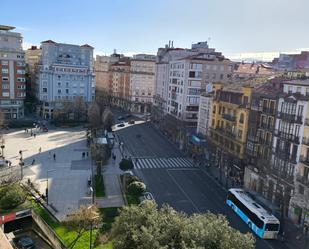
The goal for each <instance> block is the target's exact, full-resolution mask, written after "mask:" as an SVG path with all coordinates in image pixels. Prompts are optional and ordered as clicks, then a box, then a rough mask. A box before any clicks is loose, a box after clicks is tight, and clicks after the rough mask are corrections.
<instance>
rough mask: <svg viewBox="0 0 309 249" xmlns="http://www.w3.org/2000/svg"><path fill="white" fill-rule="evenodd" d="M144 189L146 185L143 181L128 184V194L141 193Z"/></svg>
mask: <svg viewBox="0 0 309 249" xmlns="http://www.w3.org/2000/svg"><path fill="white" fill-rule="evenodd" d="M145 191H146V185H145V184H144V183H143V182H138V181H134V182H132V183H130V185H129V186H128V194H130V195H138V196H140V195H142V194H143V193H144V192H145Z"/></svg>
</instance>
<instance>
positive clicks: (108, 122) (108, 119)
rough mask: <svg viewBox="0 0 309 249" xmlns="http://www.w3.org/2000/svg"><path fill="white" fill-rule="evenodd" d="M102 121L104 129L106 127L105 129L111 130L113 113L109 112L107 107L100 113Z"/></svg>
mask: <svg viewBox="0 0 309 249" xmlns="http://www.w3.org/2000/svg"><path fill="white" fill-rule="evenodd" d="M102 123H103V126H104V129H106V130H107V131H112V125H113V123H114V117H113V113H112V112H111V110H110V109H109V108H105V110H104V112H103V114H102Z"/></svg>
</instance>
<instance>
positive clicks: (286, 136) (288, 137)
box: [275, 130, 300, 144]
mask: <svg viewBox="0 0 309 249" xmlns="http://www.w3.org/2000/svg"><path fill="white" fill-rule="evenodd" d="M275 136H277V137H280V138H282V139H285V140H288V141H290V142H292V143H296V144H299V142H300V141H299V136H295V135H293V134H289V133H285V132H283V131H279V130H275Z"/></svg>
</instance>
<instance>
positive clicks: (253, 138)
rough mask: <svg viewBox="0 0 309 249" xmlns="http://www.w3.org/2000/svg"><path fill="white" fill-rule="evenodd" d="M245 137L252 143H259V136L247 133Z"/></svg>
mask: <svg viewBox="0 0 309 249" xmlns="http://www.w3.org/2000/svg"><path fill="white" fill-rule="evenodd" d="M247 139H248V140H249V141H251V142H253V143H259V142H260V138H259V137H257V136H252V135H248V137H247Z"/></svg>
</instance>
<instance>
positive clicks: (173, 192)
mask: <svg viewBox="0 0 309 249" xmlns="http://www.w3.org/2000/svg"><path fill="white" fill-rule="evenodd" d="M117 134H118V135H119V137H120V139H121V140H122V141H123V142H124V145H125V148H126V149H127V151H129V152H130V153H131V155H132V156H134V157H142V158H143V157H145V158H147V157H152V158H166V157H182V156H183V155H182V154H181V152H180V151H178V150H177V149H176V148H175V147H174V146H173V145H171V144H170V142H169V141H168V140H167V139H166V138H165V137H164V136H163V135H161V133H159V132H158V131H157V130H155V129H154V128H153V127H152V126H151V125H150V124H147V123H146V124H141V125H135V126H131V127H128V128H125V129H122V130H119V131H117ZM136 134H140V135H141V138H137V137H136ZM134 172H135V174H136V175H137V176H139V177H140V178H141V179H143V181H144V182H145V183H146V185H147V187H148V189H149V191H150V192H151V193H152V194H153V196H154V198H155V200H156V202H157V203H158V205H159V206H160V205H162V204H164V203H168V204H169V205H170V206H172V207H173V208H174V209H176V210H177V211H182V212H185V213H187V214H193V213H205V212H207V211H210V212H213V213H215V214H223V215H225V216H226V217H227V219H228V220H229V222H230V225H231V226H232V227H234V228H236V229H238V230H239V231H241V232H243V233H246V232H250V230H249V229H248V227H247V225H246V224H244V223H243V222H242V220H241V219H240V218H239V217H238V216H237V215H236V214H235V213H234V212H233V211H232V210H231V209H230V208H229V207H228V206H227V205H226V204H225V198H226V191H225V190H224V189H222V188H221V186H219V185H218V183H217V182H216V181H215V180H214V179H213V178H211V177H210V176H209V175H208V174H207V173H206V172H203V171H202V170H201V169H198V168H186V169H184V168H174V169H166V168H155V169H135V170H134ZM256 240H257V241H256V248H257V249H285V248H289V249H292V248H290V247H287V246H286V245H284V244H283V243H282V242H280V241H276V240H261V239H259V238H257V237H256Z"/></svg>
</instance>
